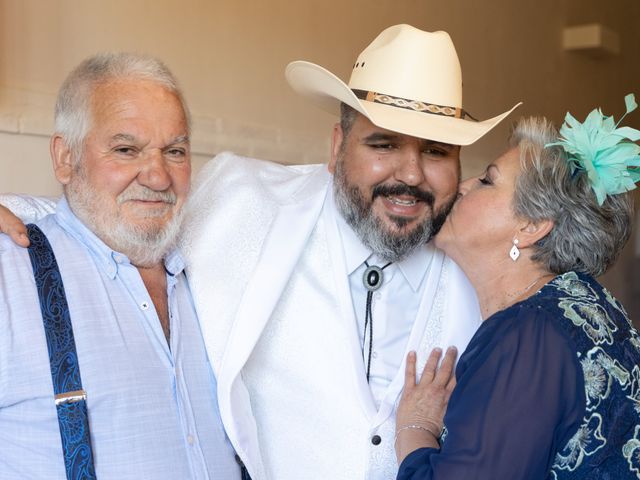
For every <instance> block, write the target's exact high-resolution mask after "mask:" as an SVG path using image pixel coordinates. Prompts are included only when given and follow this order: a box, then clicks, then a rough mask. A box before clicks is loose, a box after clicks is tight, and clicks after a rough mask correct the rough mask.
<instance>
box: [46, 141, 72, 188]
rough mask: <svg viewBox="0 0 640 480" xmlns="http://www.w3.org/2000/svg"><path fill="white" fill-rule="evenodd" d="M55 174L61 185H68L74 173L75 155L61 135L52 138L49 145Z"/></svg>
mask: <svg viewBox="0 0 640 480" xmlns="http://www.w3.org/2000/svg"><path fill="white" fill-rule="evenodd" d="M49 150H50V152H51V161H52V162H53V173H54V174H55V176H56V178H57V179H58V181H59V182H60V183H62V184H63V185H66V184H67V183H69V181H70V180H71V174H72V172H73V155H72V152H71V149H70V148H69V145H67V142H66V141H65V140H64V138H62V136H60V135H54V136H53V137H51V142H50V143H49Z"/></svg>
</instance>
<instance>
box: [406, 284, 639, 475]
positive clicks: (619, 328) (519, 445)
mask: <svg viewBox="0 0 640 480" xmlns="http://www.w3.org/2000/svg"><path fill="white" fill-rule="evenodd" d="M456 379H457V382H458V383H457V385H456V388H455V390H454V392H453V394H452V396H451V400H450V402H449V407H448V409H447V413H446V415H445V425H446V434H445V436H444V438H443V441H442V445H441V448H440V449H434V448H421V449H418V450H416V451H414V452H412V453H411V454H410V455H408V456H407V457H406V459H405V460H404V461H403V462H402V464H401V465H400V470H399V472H398V480H418V479H420V480H423V479H436V480H437V479H441V480H442V479H465V480H472V479H500V480H501V479H509V480H514V479H553V480H561V479H599V480H602V479H616V480H622V479H640V336H639V335H638V333H637V332H636V331H635V330H634V329H633V328H632V326H631V323H630V321H629V319H628V317H627V314H626V313H625V311H624V309H623V308H622V305H620V303H619V302H618V301H617V300H616V299H614V298H613V297H612V296H611V294H610V293H609V292H608V291H607V290H606V289H604V288H603V287H602V286H601V285H600V284H598V283H597V282H596V281H595V280H594V279H593V278H592V277H589V276H587V275H582V274H576V273H574V272H569V273H566V274H564V275H561V276H558V277H556V278H555V279H554V280H552V281H551V282H550V283H548V284H547V285H545V286H544V288H542V289H541V290H540V291H539V292H538V293H536V294H535V295H533V296H531V297H529V298H528V299H526V300H525V301H523V302H520V303H517V304H515V305H513V306H511V307H509V308H507V309H505V310H503V311H500V312H498V313H496V314H494V315H492V316H491V317H489V318H488V319H487V320H486V321H485V322H483V324H482V325H481V327H480V328H479V329H478V331H477V332H476V334H475V336H474V337H473V339H472V340H471V342H470V343H469V346H468V347H467V349H466V350H465V352H464V354H463V355H462V356H461V357H460V361H459V363H458V366H457V368H456Z"/></svg>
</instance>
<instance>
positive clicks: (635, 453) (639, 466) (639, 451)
mask: <svg viewBox="0 0 640 480" xmlns="http://www.w3.org/2000/svg"><path fill="white" fill-rule="evenodd" d="M639 436H640V425H636V429H635V431H634V432H633V438H631V439H630V440H629V441H628V442H627V443H625V444H624V447H622V455H623V456H624V458H626V459H627V462H628V463H629V470H631V471H632V472H634V473H635V474H636V475H637V476H638V478H640V438H638V437H639Z"/></svg>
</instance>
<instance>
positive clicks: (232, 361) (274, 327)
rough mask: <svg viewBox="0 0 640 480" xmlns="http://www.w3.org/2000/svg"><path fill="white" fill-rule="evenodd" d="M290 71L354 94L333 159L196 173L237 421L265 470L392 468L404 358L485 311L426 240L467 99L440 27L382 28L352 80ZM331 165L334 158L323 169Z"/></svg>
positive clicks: (311, 472)
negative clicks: (436, 29)
mask: <svg viewBox="0 0 640 480" xmlns="http://www.w3.org/2000/svg"><path fill="white" fill-rule="evenodd" d="M286 76H287V80H288V81H289V83H290V84H291V86H292V87H293V88H294V89H295V90H296V91H297V92H299V93H301V94H303V95H305V96H307V97H309V98H311V99H312V100H313V101H315V102H316V103H318V104H320V105H321V106H323V107H325V108H329V109H332V110H333V111H335V110H336V108H337V106H338V105H340V104H342V115H341V121H340V123H339V124H337V125H336V126H335V127H334V132H333V146H332V155H331V159H330V161H329V164H328V168H327V167H326V166H320V165H316V166H293V167H291V166H289V167H287V166H282V165H277V164H273V163H269V162H262V161H257V160H251V159H247V158H242V157H238V156H235V155H232V154H222V155H219V156H218V157H217V158H216V160H215V161H214V162H210V163H209V164H208V165H207V166H206V167H205V169H204V170H203V171H202V172H201V173H200V178H199V183H198V184H197V185H196V188H195V190H194V192H193V197H192V201H191V205H190V206H189V211H190V215H191V216H190V218H189V219H188V220H187V222H188V224H189V225H190V232H189V236H188V238H187V239H186V241H185V243H184V250H185V253H186V254H187V256H188V257H189V258H190V265H191V267H190V277H191V279H192V284H193V295H194V298H195V302H196V305H197V306H198V307H197V308H198V313H199V316H200V318H201V319H202V322H201V323H202V331H203V335H204V339H205V342H206V344H207V348H208V353H209V357H210V361H211V363H212V365H213V367H214V370H215V371H216V374H217V377H218V398H219V403H220V410H221V415H222V418H223V421H224V423H225V428H226V430H227V433H228V435H229V438H230V439H231V441H232V443H233V444H234V447H235V448H236V451H237V452H238V454H239V455H240V456H241V457H242V458H243V460H244V462H245V464H246V467H247V469H248V470H249V472H250V473H251V475H252V477H253V478H254V480H255V479H263V478H268V479H277V480H286V479H294V478H295V479H298V478H304V479H316V478H317V479H331V480H336V479H345V480H347V479H348V480H354V479H364V478H367V479H392V478H395V474H396V470H397V464H396V459H395V454H394V446H393V442H394V431H395V414H394V406H395V403H396V401H397V400H398V398H399V395H400V391H401V388H402V384H403V370H404V358H405V357H406V354H407V352H408V351H409V350H416V351H417V352H418V358H419V359H422V361H424V360H425V359H426V356H427V354H428V352H430V350H431V349H432V348H433V347H436V346H448V345H456V346H457V347H458V349H459V351H462V350H463V349H464V347H465V346H466V344H467V342H468V341H469V339H470V338H471V336H472V335H473V333H474V332H475V329H476V328H477V326H478V325H479V321H480V313H479V310H478V306H477V303H476V299H475V296H474V293H473V291H472V289H471V286H470V285H469V284H468V282H467V280H466V278H465V277H464V276H463V274H462V273H461V272H460V271H459V269H458V267H457V266H456V265H455V264H453V262H452V261H451V260H449V259H448V258H447V257H446V256H445V255H444V254H443V253H442V252H440V251H438V250H437V249H435V248H434V247H432V246H431V245H429V244H428V241H429V239H430V238H431V237H432V235H433V234H434V233H435V232H436V231H437V229H438V228H439V226H440V225H441V223H442V221H443V220H444V217H445V216H446V214H447V212H448V210H449V208H450V206H451V204H452V202H453V201H454V199H455V196H456V192H457V186H458V181H459V171H460V165H459V151H460V145H468V144H470V143H472V142H474V141H475V140H477V139H478V138H480V137H481V136H482V135H484V134H485V133H487V132H488V131H489V130H490V129H491V128H493V127H494V126H495V125H496V124H497V123H498V122H500V121H501V120H502V119H503V118H504V117H505V116H506V115H507V114H508V113H509V112H506V113H504V114H502V115H500V116H498V117H495V118H493V119H491V120H487V121H484V122H476V121H471V120H468V119H467V118H466V113H465V112H464V110H463V109H462V79H461V72H460V65H459V62H458V58H457V55H456V52H455V49H454V46H453V44H452V42H451V39H450V38H449V35H448V34H446V33H444V32H436V33H429V32H423V31H420V30H417V29H415V28H413V27H410V26H408V25H398V26H394V27H390V28H388V29H386V30H385V31H383V32H382V33H381V34H380V35H379V36H378V37H377V38H376V39H375V40H374V41H373V43H371V45H369V47H367V49H365V50H364V51H363V52H362V54H361V55H360V56H359V57H358V59H357V60H356V62H355V64H354V69H353V73H352V76H351V80H350V82H349V85H346V84H344V83H343V82H342V81H341V80H340V79H338V78H337V77H336V76H334V75H333V74H331V73H330V72H328V71H327V70H325V69H324V68H322V67H319V66H317V65H313V64H311V63H308V62H293V63H291V64H290V65H289V66H288V67H287V70H286ZM327 170H328V171H327Z"/></svg>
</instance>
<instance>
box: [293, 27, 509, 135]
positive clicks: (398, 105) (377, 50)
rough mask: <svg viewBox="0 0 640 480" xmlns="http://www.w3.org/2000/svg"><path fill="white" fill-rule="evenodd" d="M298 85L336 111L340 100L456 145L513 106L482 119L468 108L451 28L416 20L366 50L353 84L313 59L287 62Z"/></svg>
mask: <svg viewBox="0 0 640 480" xmlns="http://www.w3.org/2000/svg"><path fill="white" fill-rule="evenodd" d="M285 76H286V78H287V81H288V82H289V84H290V85H291V86H292V87H293V89H294V90H295V91H296V92H298V93H300V94H301V95H303V96H306V97H309V98H310V99H311V100H312V101H314V102H315V103H316V104H318V105H319V106H320V107H322V108H324V109H325V110H328V111H329V112H332V113H336V111H337V107H338V105H339V102H344V103H346V104H347V105H350V106H351V107H353V108H355V109H356V110H357V111H358V112H360V113H361V114H362V115H364V116H365V117H367V118H368V119H369V120H371V122H373V123H374V124H375V125H377V126H379V127H381V128H385V129H387V130H391V131H394V132H398V133H403V134H406V135H411V136H414V137H419V138H426V139H429V140H435V141H438V142H444V143H449V144H453V145H469V144H471V143H473V142H475V141H476V140H478V139H479V138H480V137H482V136H483V135H484V134H486V133H487V132H489V130H491V129H492V128H493V127H495V126H496V125H497V124H498V123H500V121H501V120H502V119H504V118H505V117H506V116H507V115H509V113H511V112H512V111H513V110H514V109H515V108H516V107H518V106H519V105H520V104H517V105H515V106H514V107H513V108H511V110H509V111H507V112H504V113H502V114H501V115H498V116H497V117H493V118H491V119H489V120H484V121H476V120H475V119H473V118H472V117H470V115H469V114H468V113H467V112H466V111H465V110H464V109H463V108H462V73H461V71H460V61H459V60H458V55H457V54H456V50H455V47H454V46H453V42H452V41H451V38H450V37H449V34H448V33H446V32H433V33H432V32H423V31H422V30H418V29H417V28H414V27H412V26H410V25H395V26H393V27H389V28H387V29H386V30H384V31H383V32H382V33H381V34H380V35H378V37H377V38H376V39H375V40H374V41H373V42H371V44H370V45H369V46H368V47H367V48H366V49H365V50H364V51H363V52H362V53H361V54H360V56H359V57H358V59H357V60H356V62H355V64H354V66H353V72H352V73H351V79H350V80H349V84H348V85H347V84H345V83H344V82H343V81H342V80H340V79H339V78H338V77H336V76H335V75H334V74H333V73H331V72H329V71H328V70H326V69H325V68H323V67H321V66H319V65H315V64H313V63H310V62H305V61H297V62H292V63H290V64H289V65H287V68H286V71H285Z"/></svg>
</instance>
